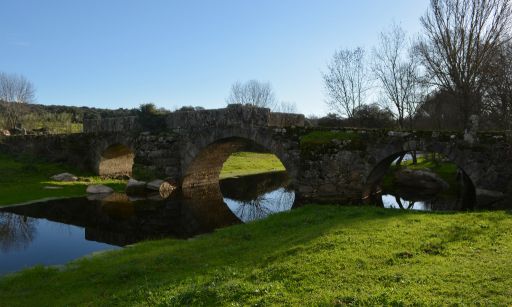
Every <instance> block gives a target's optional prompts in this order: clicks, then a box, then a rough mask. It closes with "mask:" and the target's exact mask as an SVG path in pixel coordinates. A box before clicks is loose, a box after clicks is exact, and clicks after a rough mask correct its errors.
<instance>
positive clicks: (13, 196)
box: [0, 154, 125, 206]
mask: <svg viewBox="0 0 512 307" xmlns="http://www.w3.org/2000/svg"><path fill="white" fill-rule="evenodd" d="M62 172H71V173H73V174H75V175H77V176H80V179H81V180H80V181H77V182H54V181H50V179H49V178H50V177H51V176H53V175H56V174H59V173H62ZM86 180H87V181H86ZM89 184H105V185H108V186H110V187H112V188H114V189H115V190H117V191H121V190H123V189H124V186H125V182H124V181H122V180H115V179H101V178H99V177H97V176H91V175H90V174H87V173H83V172H79V171H77V170H76V169H74V168H72V167H70V166H66V165H62V164H56V163H47V162H41V161H36V160H34V159H33V158H27V157H21V158H18V159H14V158H13V157H11V156H7V155H5V154H0V195H1V196H0V206H5V205H11V204H18V203H23V202H27V201H33V200H37V199H43V198H55V197H72V196H82V195H85V194H86V193H85V189H86V188H87V185H89ZM47 186H53V187H60V188H61V189H45V187H47Z"/></svg>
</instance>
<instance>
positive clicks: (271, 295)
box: [0, 205, 512, 306]
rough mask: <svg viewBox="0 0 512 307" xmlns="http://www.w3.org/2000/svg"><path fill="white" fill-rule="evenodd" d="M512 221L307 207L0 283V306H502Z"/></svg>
mask: <svg viewBox="0 0 512 307" xmlns="http://www.w3.org/2000/svg"><path fill="white" fill-rule="evenodd" d="M511 253H512V216H511V215H510V214H507V213H505V212H485V213H450V214H438V213H420V212H406V211H398V210H385V209H380V208H372V207H334V206H313V205H311V206H306V207H303V208H299V209H297V210H292V211H291V212H286V213H280V214H276V215H273V216H270V217H269V218H268V219H266V220H262V221H258V222H253V223H249V224H245V225H238V226H233V227H229V228H225V229H221V230H218V231H216V232H214V233H213V234H208V235H202V236H199V237H197V238H195V239H193V240H186V241H179V240H171V239H168V240H159V241H152V242H144V243H139V244H135V245H133V246H131V247H129V248H126V249H123V250H120V251H114V252H106V253H102V254H100V255H96V256H92V257H87V258H84V259H81V260H77V261H75V262H73V263H71V264H69V265H67V266H65V267H64V268H59V269H57V268H43V267H37V268H33V269H29V270H26V271H23V272H21V273H18V274H15V275H11V276H6V277H3V278H0V305H2V306H27V305H28V306H32V305H38V306H63V305H72V306H75V305H94V306H99V305H101V306H104V305H137V306H139V305H150V306H153V305H159V304H161V305H254V304H260V305H261V304H269V305H272V304H276V305H282V304H291V305H312V304H327V305H332V304H342V305H343V304H347V305H349V304H355V305H358V304H363V305H395V304H406V305H408V304H418V305H422V304H425V305H452V304H465V305H475V304H480V305H509V304H511V303H512V292H511V289H512V258H511V257H510V254H511Z"/></svg>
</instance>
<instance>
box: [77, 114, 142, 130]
mask: <svg viewBox="0 0 512 307" xmlns="http://www.w3.org/2000/svg"><path fill="white" fill-rule="evenodd" d="M138 128H139V124H138V122H137V116H127V117H113V118H102V119H84V133H100V132H127V131H135V130H137V129H138Z"/></svg>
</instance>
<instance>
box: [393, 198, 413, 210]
mask: <svg viewBox="0 0 512 307" xmlns="http://www.w3.org/2000/svg"><path fill="white" fill-rule="evenodd" d="M395 201H396V203H397V205H398V207H399V208H400V209H403V210H412V209H414V205H415V204H416V201H413V200H405V199H403V200H402V199H401V198H400V197H399V196H396V195H395Z"/></svg>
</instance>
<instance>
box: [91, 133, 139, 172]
mask: <svg viewBox="0 0 512 307" xmlns="http://www.w3.org/2000/svg"><path fill="white" fill-rule="evenodd" d="M91 151H92V157H93V158H92V161H93V166H92V168H93V170H94V171H95V172H96V174H98V175H100V176H115V175H128V176H131V175H132V167H133V164H134V159H135V154H136V148H135V140H134V137H133V136H131V135H126V134H119V133H115V134H108V135H105V136H102V137H98V138H96V139H95V141H94V143H93V144H92V146H91Z"/></svg>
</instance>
